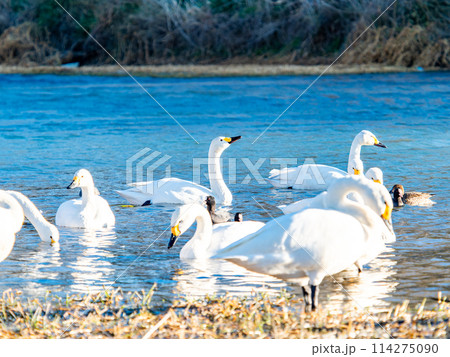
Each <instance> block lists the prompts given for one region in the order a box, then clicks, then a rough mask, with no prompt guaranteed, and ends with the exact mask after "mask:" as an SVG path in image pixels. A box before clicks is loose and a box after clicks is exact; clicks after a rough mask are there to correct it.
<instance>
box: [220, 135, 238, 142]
mask: <svg viewBox="0 0 450 357" xmlns="http://www.w3.org/2000/svg"><path fill="white" fill-rule="evenodd" d="M240 138H242V136H240V135H239V136H231V137H228V138H224V139H223V140H224V141H226V142H227V143H228V144H233V143H234V142H235V141H238V140H239V139H240Z"/></svg>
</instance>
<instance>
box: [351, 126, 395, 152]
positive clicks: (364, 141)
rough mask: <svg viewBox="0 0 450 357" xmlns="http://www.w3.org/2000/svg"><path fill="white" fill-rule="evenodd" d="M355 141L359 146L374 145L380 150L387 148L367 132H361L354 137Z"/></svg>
mask: <svg viewBox="0 0 450 357" xmlns="http://www.w3.org/2000/svg"><path fill="white" fill-rule="evenodd" d="M355 140H356V141H357V142H359V144H361V145H369V146H371V145H375V146H378V147H380V148H386V147H387V146H386V145H384V144H382V143H380V141H379V140H378V139H377V137H376V136H375V135H374V134H372V133H371V132H370V131H369V130H363V131H361V132H360V133H359V134H358V135H356V137H355Z"/></svg>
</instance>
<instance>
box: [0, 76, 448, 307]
mask: <svg viewBox="0 0 450 357" xmlns="http://www.w3.org/2000/svg"><path fill="white" fill-rule="evenodd" d="M313 79H314V78H313V77H267V78H245V77H241V78H210V79H209V78H206V79H154V78H145V77H143V78H139V80H140V81H141V82H142V84H143V85H144V86H145V88H146V89H147V90H148V91H149V92H150V93H151V94H152V95H153V96H154V98H156V99H157V100H158V101H159V102H160V103H161V104H162V105H163V106H164V107H165V108H167V110H168V111H169V112H170V113H171V114H172V115H173V116H174V117H175V118H176V119H177V120H178V121H179V122H180V123H181V124H182V125H183V126H184V128H185V129H186V130H187V131H188V132H189V133H191V135H192V136H193V137H194V138H195V139H196V140H197V141H198V142H199V144H196V143H195V142H194V141H193V140H192V138H191V137H189V136H188V135H187V134H186V133H185V131H183V130H182V129H181V128H180V127H179V126H178V125H177V124H176V123H175V122H174V121H173V120H172V119H171V118H170V117H169V116H168V115H167V114H166V113H165V112H164V111H163V110H162V109H161V108H160V107H159V106H158V105H157V104H156V103H155V102H154V101H153V100H152V99H151V98H150V97H149V96H147V94H145V93H144V92H143V91H142V89H140V88H139V87H137V86H136V85H135V84H134V83H133V82H132V81H131V80H130V79H129V78H126V77H122V78H121V77H88V76H86V77H76V76H50V75H45V76H44V75H41V76H20V75H2V76H0V145H1V150H0V184H1V188H2V189H13V190H18V191H21V192H23V193H24V194H26V195H28V196H29V197H30V198H31V199H32V200H33V201H34V202H35V203H36V205H37V206H38V207H39V208H40V209H41V210H42V211H43V212H44V214H45V216H46V217H49V218H50V220H52V221H53V220H54V216H55V213H56V210H57V208H58V206H59V205H60V204H61V203H62V202H64V201H65V200H68V199H70V198H73V197H74V196H75V195H76V194H77V192H75V191H69V190H67V189H66V186H67V185H68V184H69V183H70V181H71V178H72V176H73V173H74V172H75V171H76V170H77V169H79V168H82V167H85V168H88V169H89V170H90V171H91V172H92V173H93V176H94V179H95V182H96V185H97V187H98V188H99V190H100V191H101V193H102V195H103V197H105V198H106V199H107V200H108V201H109V202H110V204H111V205H112V206H113V207H112V208H113V211H114V213H115V215H116V219H117V225H116V228H115V229H114V230H112V231H107V232H87V231H83V230H74V229H61V240H60V244H59V246H57V247H51V246H49V245H47V244H45V243H41V242H40V239H39V237H38V235H37V233H36V232H35V230H34V229H33V228H32V226H30V225H29V224H28V225H26V226H25V227H24V228H23V229H22V230H21V232H20V233H19V234H18V236H17V240H16V245H15V247H14V250H13V252H12V253H11V255H10V256H9V258H8V259H7V260H5V261H4V262H2V263H0V291H3V290H5V289H7V288H15V289H20V290H22V291H23V292H24V294H26V295H29V296H43V295H44V294H45V292H46V291H48V290H50V291H52V292H54V293H58V294H65V293H82V292H94V291H100V290H102V289H103V287H108V286H110V285H112V286H114V287H118V286H121V287H122V288H123V289H124V290H125V291H135V290H142V289H145V290H148V289H149V288H151V287H152V286H153V284H154V283H157V292H156V294H155V296H156V299H157V300H159V301H160V302H164V301H165V302H166V303H168V302H170V300H171V299H172V298H173V297H174V296H179V295H187V296H200V295H204V294H214V293H216V294H222V293H225V292H226V291H229V292H230V293H232V294H236V295H238V294H239V295H246V294H247V295H248V294H250V293H252V292H253V291H267V292H269V293H276V292H278V291H280V289H287V290H288V291H290V292H294V293H298V291H299V289H298V288H297V287H296V286H295V285H292V284H286V283H284V282H283V281H280V280H277V279H274V278H271V277H267V276H263V275H258V274H254V273H249V272H247V271H246V270H244V269H241V268H237V267H236V266H234V265H233V264H231V263H224V262H221V261H212V262H201V263H200V262H197V263H186V262H182V261H180V259H179V256H178V254H179V250H180V249H181V247H182V245H183V243H184V242H185V241H186V239H187V238H188V237H189V236H190V235H192V233H193V231H194V228H191V230H189V231H188V232H187V234H185V235H184V236H183V237H182V239H180V241H179V242H177V244H176V246H175V247H174V248H173V249H171V250H167V242H168V239H169V236H170V231H169V230H168V228H169V224H170V216H171V208H170V207H156V206H150V207H132V208H130V207H123V206H122V204H124V203H125V202H124V201H123V199H121V198H120V197H119V196H118V195H117V194H116V193H115V192H114V190H115V189H122V188H124V187H125V185H126V160H127V159H128V158H130V157H131V156H133V155H134V154H135V153H137V152H138V151H139V150H141V149H143V148H150V149H152V150H156V151H159V152H161V153H162V155H169V156H170V157H171V159H170V160H169V161H168V162H166V164H169V165H170V169H171V172H172V175H173V176H176V177H180V178H185V179H192V175H193V173H192V172H193V170H192V166H193V158H204V157H205V156H206V153H207V150H208V146H209V142H210V140H211V139H212V138H214V137H215V136H219V135H223V136H235V135H242V136H243V138H242V140H240V141H239V142H237V143H236V144H233V145H232V146H231V147H230V148H229V149H228V150H227V151H226V152H225V154H224V155H223V158H224V172H225V178H226V179H227V180H228V174H227V173H228V172H229V170H232V169H233V167H234V165H235V167H236V172H237V176H236V180H235V182H234V181H233V180H232V181H231V182H230V184H229V187H230V189H231V191H232V192H233V194H234V207H233V210H234V211H237V210H240V211H242V212H244V214H245V217H246V218H247V219H258V220H263V221H267V220H268V219H269V216H268V214H267V213H266V212H264V210H262V209H261V207H259V206H258V204H257V203H256V201H257V202H259V203H261V204H262V205H263V206H264V208H265V209H266V210H267V211H268V212H270V214H271V215H274V216H277V215H279V214H280V211H279V210H278V209H277V208H276V206H277V205H279V204H283V203H286V202H292V201H294V200H296V199H300V198H302V197H310V196H311V195H312V194H313V193H311V192H301V191H292V190H275V189H273V188H271V187H270V186H269V185H268V184H265V183H260V182H258V181H257V180H256V179H255V178H254V176H252V175H251V174H250V171H249V170H248V168H247V167H246V166H245V164H244V161H243V160H242V159H243V158H246V159H248V160H250V162H251V163H253V164H254V163H255V162H257V160H258V159H259V158H266V160H265V161H264V162H263V163H262V164H261V167H260V170H259V171H260V173H261V175H262V176H263V177H267V175H268V172H269V171H270V170H271V169H272V168H276V166H274V165H272V164H271V163H270V160H269V159H270V158H286V157H287V158H294V159H298V161H299V163H301V162H303V160H304V159H305V158H313V159H314V160H316V162H317V163H322V164H329V165H334V166H337V167H340V168H342V169H344V170H345V169H346V167H347V164H346V161H347V158H348V151H349V149H350V144H351V142H352V139H353V137H354V136H355V135H356V134H357V133H358V132H359V131H360V130H362V129H368V130H371V131H372V132H373V133H375V134H376V135H377V137H378V138H379V139H380V141H382V142H383V143H384V144H386V145H387V146H388V149H381V148H376V147H364V148H363V152H362V157H363V160H364V163H365V167H366V168H369V167H372V166H378V167H380V168H381V169H382V170H383V171H384V175H385V184H386V186H387V187H388V188H390V187H391V186H392V185H393V184H395V183H402V184H403V185H404V186H405V188H406V190H420V191H426V192H432V193H435V194H436V196H435V201H436V204H435V205H434V206H432V207H408V206H406V207H404V208H402V209H399V210H395V211H394V213H393V221H394V227H395V230H396V233H397V242H395V243H393V244H391V245H390V246H389V247H388V250H387V251H386V252H385V253H384V254H382V255H381V256H380V257H378V258H377V259H376V260H375V261H373V262H372V263H371V264H369V266H368V267H366V269H365V270H364V272H363V273H362V274H361V275H360V276H359V277H358V276H357V274H356V273H342V274H339V275H338V276H337V281H338V282H339V283H342V285H343V287H344V288H345V289H346V290H347V291H348V292H349V293H350V295H351V296H352V297H353V299H355V301H357V303H358V305H360V306H383V305H386V304H389V303H392V302H399V301H402V300H404V299H409V300H411V301H412V302H420V301H421V300H422V298H423V297H435V296H436V295H437V292H438V291H443V292H447V293H448V292H449V290H450V288H449V285H450V278H449V268H450V238H449V236H450V234H449V233H450V226H449V222H448V217H449V179H448V173H449V169H450V167H449V157H450V150H449V120H448V118H449V86H448V83H449V80H450V75H449V74H448V73H414V74H382V75H351V76H325V77H323V78H321V79H320V80H319V81H318V82H317V83H316V84H315V85H314V86H313V87H312V88H311V90H309V91H308V92H307V94H306V95H304V96H303V97H302V98H301V99H300V100H299V101H298V102H297V103H296V104H295V105H293V106H292V108H291V109H290V110H288V111H287V112H286V113H285V114H284V115H283V116H282V117H281V118H280V119H279V120H278V121H277V122H276V123H275V124H274V125H273V126H272V127H271V128H270V129H269V130H268V131H267V132H266V133H265V134H264V135H263V136H262V137H260V138H259V140H258V141H256V142H255V143H254V144H252V142H253V141H254V140H255V139H256V138H257V137H258V136H259V135H260V134H261V133H262V132H263V130H264V129H265V128H266V127H267V126H268V125H269V124H270V123H271V122H272V121H273V120H274V119H275V118H277V116H278V115H279V114H280V113H281V112H283V110H284V109H286V107H287V106H288V105H289V104H290V103H291V102H292V101H293V100H294V99H295V98H296V96H298V95H299V94H300V93H301V91H302V90H303V89H304V88H306V87H307V86H308V84H309V83H310V82H311V81H312V80H313ZM166 164H165V165H166ZM165 165H164V168H161V169H160V170H157V171H156V176H158V175H159V177H162V176H163V175H164V174H165ZM203 169H204V167H203ZM249 174H250V176H249V177H250V182H249V183H243V182H244V180H245V178H246V176H247V175H249ZM246 181H248V180H246ZM202 183H203V184H205V185H207V181H206V180H205V179H203V180H202ZM255 200H256V201H255ZM320 298H321V302H322V303H324V304H328V305H329V306H335V307H336V306H340V304H342V303H344V302H348V301H350V298H349V297H348V296H347V294H346V293H344V292H343V291H342V289H341V287H340V286H339V285H338V284H336V283H335V282H333V280H332V279H330V278H327V279H325V281H324V283H323V286H322V290H321V297H320Z"/></svg>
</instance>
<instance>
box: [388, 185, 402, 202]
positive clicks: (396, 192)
mask: <svg viewBox="0 0 450 357" xmlns="http://www.w3.org/2000/svg"><path fill="white" fill-rule="evenodd" d="M389 193H390V194H391V195H392V199H393V200H394V204H395V205H396V206H398V207H401V206H403V196H404V195H405V189H404V188H403V186H402V185H399V184H396V185H394V186H393V187H392V188H391V190H390V191H389Z"/></svg>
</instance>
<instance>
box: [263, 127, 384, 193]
mask: <svg viewBox="0 0 450 357" xmlns="http://www.w3.org/2000/svg"><path fill="white" fill-rule="evenodd" d="M363 145H375V146H379V147H383V148H385V147H386V146H385V145H384V144H382V143H380V142H379V141H378V139H377V138H376V137H375V135H374V134H372V133H371V132H370V131H368V130H363V131H361V132H360V133H359V134H358V135H356V136H355V138H354V139H353V142H352V146H351V148H350V154H349V158H348V165H347V173H348V174H350V175H359V174H361V173H362V172H363V163H362V161H361V147H362V146H363ZM347 173H346V172H345V171H343V170H339V169H338V168H335V167H332V166H327V165H316V164H305V165H300V166H298V167H291V168H285V169H282V170H277V169H274V170H272V171H270V176H269V178H268V179H267V181H269V183H270V184H272V186H274V187H277V188H292V189H300V190H325V189H327V187H328V186H329V185H330V184H331V183H332V182H333V181H334V180H335V179H336V178H339V177H343V176H345V175H346V174H347Z"/></svg>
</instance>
